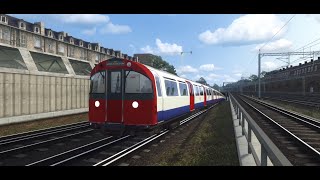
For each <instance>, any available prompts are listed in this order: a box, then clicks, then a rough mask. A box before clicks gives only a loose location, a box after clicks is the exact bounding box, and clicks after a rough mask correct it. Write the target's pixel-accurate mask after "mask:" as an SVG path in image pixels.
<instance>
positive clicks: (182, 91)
mask: <svg viewBox="0 0 320 180" xmlns="http://www.w3.org/2000/svg"><path fill="white" fill-rule="evenodd" d="M179 89H180V95H181V96H188V90H187V85H186V83H179Z"/></svg>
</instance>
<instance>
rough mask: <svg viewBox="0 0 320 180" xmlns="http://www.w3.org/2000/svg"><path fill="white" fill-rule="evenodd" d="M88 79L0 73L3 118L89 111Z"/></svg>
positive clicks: (0, 110)
mask: <svg viewBox="0 0 320 180" xmlns="http://www.w3.org/2000/svg"><path fill="white" fill-rule="evenodd" d="M89 83H90V82H89V78H77V77H59V76H47V75H34V74H21V73H8V72H0V124H2V122H1V119H2V118H7V117H13V116H22V115H32V114H41V113H48V112H57V111H65V110H74V109H83V108H86V109H87V108H88V95H89V85H90V84H89Z"/></svg>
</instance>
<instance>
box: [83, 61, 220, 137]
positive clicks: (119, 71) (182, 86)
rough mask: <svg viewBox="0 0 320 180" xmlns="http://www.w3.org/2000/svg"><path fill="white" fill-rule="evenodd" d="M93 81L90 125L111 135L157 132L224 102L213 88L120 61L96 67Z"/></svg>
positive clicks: (144, 66)
mask: <svg viewBox="0 0 320 180" xmlns="http://www.w3.org/2000/svg"><path fill="white" fill-rule="evenodd" d="M90 81H91V84H90V95H89V121H90V123H91V124H93V125H95V126H101V127H104V128H105V129H107V130H110V131H121V132H123V131H124V130H137V129H150V128H154V127H157V126H158V125H161V124H166V123H167V122H171V121H172V120H173V119H177V117H180V116H183V115H187V114H190V113H192V112H194V111H195V110H198V109H202V108H205V107H206V106H210V105H212V104H214V103H216V102H218V101H220V100H223V99H224V97H223V96H220V97H218V96H216V97H215V96H214V93H213V92H216V91H215V90H214V89H213V88H211V87H208V86H204V85H202V84H199V83H196V82H192V81H190V80H186V79H184V78H181V77H178V76H175V75H172V74H170V73H167V72H164V71H160V70H157V69H154V68H152V67H149V66H146V65H143V64H141V63H138V62H134V61H130V60H126V59H119V58H112V59H109V60H106V61H102V62H101V63H99V64H98V65H96V66H95V68H94V69H93V70H92V72H91V78H90ZM210 92H212V93H210ZM210 95H211V96H210ZM209 96H210V97H209Z"/></svg>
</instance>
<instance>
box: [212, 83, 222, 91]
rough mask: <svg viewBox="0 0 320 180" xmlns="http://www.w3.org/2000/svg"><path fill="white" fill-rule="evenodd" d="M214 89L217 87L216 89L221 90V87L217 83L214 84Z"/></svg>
mask: <svg viewBox="0 0 320 180" xmlns="http://www.w3.org/2000/svg"><path fill="white" fill-rule="evenodd" d="M211 87H212V88H213V89H215V90H219V89H220V87H219V86H218V85H217V84H214V85H213V86H211Z"/></svg>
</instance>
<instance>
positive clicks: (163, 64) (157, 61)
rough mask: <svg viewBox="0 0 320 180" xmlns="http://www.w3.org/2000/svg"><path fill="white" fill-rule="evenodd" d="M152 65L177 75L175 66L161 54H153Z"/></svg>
mask: <svg viewBox="0 0 320 180" xmlns="http://www.w3.org/2000/svg"><path fill="white" fill-rule="evenodd" d="M152 62H153V63H152V64H153V65H152V67H154V68H156V69H159V70H162V71H167V72H168V73H171V74H174V75H177V72H176V69H175V68H174V66H173V65H171V64H169V63H168V62H167V61H165V60H163V59H162V58H161V56H153V58H152Z"/></svg>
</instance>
